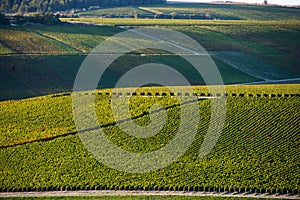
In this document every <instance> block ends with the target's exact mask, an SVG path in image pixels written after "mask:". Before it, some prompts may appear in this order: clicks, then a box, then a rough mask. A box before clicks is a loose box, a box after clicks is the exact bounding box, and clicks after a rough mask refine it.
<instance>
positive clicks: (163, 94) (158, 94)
mask: <svg viewBox="0 0 300 200" xmlns="http://www.w3.org/2000/svg"><path fill="white" fill-rule="evenodd" d="M71 95H72V93H61V94H55V95H52V96H51V97H53V98H57V97H63V96H71ZM76 95H79V96H88V95H100V96H103V95H106V96H113V97H131V96H140V97H176V96H177V97H181V96H186V97H190V96H193V97H222V96H231V97H267V98H281V97H282V98H289V97H300V94H266V93H264V94H252V93H250V94H245V93H240V94H237V93H224V94H221V93H216V94H213V93H182V92H178V93H174V92H170V93H167V92H153V93H152V92H132V93H131V92H125V93H123V92H118V93H116V92H104V93H103V92H85V93H78V94H76Z"/></svg>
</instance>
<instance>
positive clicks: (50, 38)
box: [25, 27, 85, 54]
mask: <svg viewBox="0 0 300 200" xmlns="http://www.w3.org/2000/svg"><path fill="white" fill-rule="evenodd" d="M25 28H26V30H28V31H30V32H32V33H35V34H36V35H39V36H41V37H44V38H46V39H48V40H51V41H53V42H56V43H59V44H61V45H63V46H64V47H67V48H69V49H71V50H73V51H75V52H77V53H82V54H84V53H85V52H83V51H81V50H80V49H76V48H74V47H72V46H70V45H68V44H66V43H64V42H62V41H60V40H57V39H55V38H53V37H50V36H47V35H44V34H42V33H40V32H38V31H35V30H33V29H31V28H29V27H25Z"/></svg>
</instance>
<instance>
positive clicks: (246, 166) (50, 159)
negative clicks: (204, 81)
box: [0, 85, 300, 193]
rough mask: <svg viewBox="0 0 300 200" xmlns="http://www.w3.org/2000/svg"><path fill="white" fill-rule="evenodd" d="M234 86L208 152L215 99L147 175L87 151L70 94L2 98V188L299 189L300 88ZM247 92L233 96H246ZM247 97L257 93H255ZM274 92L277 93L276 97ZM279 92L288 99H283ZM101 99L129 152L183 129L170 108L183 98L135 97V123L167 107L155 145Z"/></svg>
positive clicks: (100, 109) (108, 123) (109, 130)
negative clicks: (180, 151)
mask: <svg viewBox="0 0 300 200" xmlns="http://www.w3.org/2000/svg"><path fill="white" fill-rule="evenodd" d="M124 90H125V91H126V89H124ZM163 90H164V89H163ZM196 90H197V91H199V93H200V92H204V93H205V92H206V91H207V90H206V89H205V88H203V87H197V88H196ZM144 91H145V92H146V91H148V92H149V91H152V93H154V92H155V91H161V89H160V88H149V89H147V88H146V89H145V90H144ZM227 91H228V94H229V96H228V98H227V115H226V121H225V125H224V129H223V132H222V135H221V137H220V138H219V141H218V143H217V145H216V146H215V148H214V149H213V151H212V152H211V153H210V154H209V155H208V156H206V157H205V158H203V159H199V158H197V152H198V150H199V147H200V146H199V144H201V143H202V141H203V138H204V133H205V132H206V130H207V127H208V126H207V125H208V120H209V116H210V104H211V101H212V100H204V101H198V104H199V107H200V108H201V121H200V127H201V128H199V130H198V133H197V135H196V137H195V140H194V142H193V143H192V145H191V147H190V148H189V149H188V151H187V152H186V153H185V154H184V155H183V156H182V157H180V158H179V160H178V161H176V162H175V163H173V164H172V165H170V166H168V167H165V168H163V169H161V170H158V171H154V172H148V173H143V174H130V173H125V172H119V171H116V170H114V169H111V168H109V167H106V166H105V165H103V164H101V163H99V162H98V161H96V160H95V159H94V158H93V156H92V155H91V154H90V153H88V152H87V150H86V149H85V147H84V146H83V144H82V143H81V140H80V138H79V137H78V134H77V133H76V131H74V130H75V127H74V124H73V121H72V108H71V97H70V96H61V97H52V96H46V97H39V98H33V99H28V100H22V101H5V102H2V103H0V105H1V109H0V110H1V115H0V116H1V117H2V119H1V123H2V125H1V127H2V130H1V133H2V134H1V141H2V143H1V148H0V151H1V160H2V161H3V162H1V168H2V169H3V170H2V172H1V173H2V174H1V182H2V185H1V186H2V188H1V189H2V190H4V191H6V190H13V191H15V190H22V189H23V190H31V189H32V190H37V189H38V190H51V189H52V188H54V189H60V188H65V189H67V188H68V189H85V188H95V187H98V188H106V189H108V188H110V189H138V188H141V189H144V188H145V189H150V188H152V189H166V190H169V189H170V190H188V189H189V190H207V191H208V190H214V189H216V190H218V188H220V189H222V190H224V187H225V190H230V191H233V190H235V191H238V190H240V191H245V190H247V191H250V192H251V191H252V192H255V191H256V192H260V190H261V191H267V192H272V193H277V192H279V193H286V192H287V190H288V191H289V192H292V193H294V192H295V193H297V191H298V190H299V189H300V188H299V184H298V180H299V177H298V174H299V170H300V169H299V166H298V165H297V160H299V159H300V158H299V154H298V153H297V152H298V150H299V134H298V132H299V125H298V122H297V121H298V120H297V119H298V118H299V113H298V112H295V110H298V108H299V106H300V104H299V97H296V96H294V97H293V95H292V96H291V95H289V97H285V96H284V94H299V92H300V91H299V86H298V85H278V86H276V85H275V86H273V85H266V86H245V87H244V88H243V87H242V88H238V87H235V86H231V87H228V88H227ZM103 93H105V91H103ZM240 93H242V94H244V97H235V96H234V95H233V94H237V95H238V96H239V94H240ZM258 93H261V94H268V97H265V96H264V95H262V96H261V97H258V96H257V94H258ZM247 94H253V95H254V97H249V95H247ZM271 94H274V95H275V94H276V95H275V96H273V97H271ZM278 94H281V95H282V96H281V97H278ZM121 98H122V97H121ZM96 99H97V100H96V108H97V115H98V120H99V123H100V124H101V125H103V126H104V127H105V128H103V129H104V131H105V133H106V135H107V137H109V138H110V140H111V141H112V142H113V143H114V144H115V145H117V146H119V147H121V148H123V149H124V150H129V151H133V152H148V151H151V150H152V151H153V150H155V149H158V148H160V147H161V146H162V145H166V143H167V142H168V140H166V138H172V137H174V135H173V134H176V127H177V126H178V121H177V120H176V119H178V118H177V117H176V116H178V114H179V113H178V112H179V107H176V106H175V107H170V108H168V106H170V105H174V104H175V105H176V102H177V100H176V98H170V96H169V97H153V98H140V97H132V100H131V102H132V103H133V105H140V106H138V107H133V108H132V114H133V118H135V117H134V116H137V117H136V122H137V123H138V124H141V125H142V124H147V123H148V122H149V117H148V114H147V112H148V111H149V108H150V107H151V105H153V104H157V103H159V104H161V105H163V106H164V107H166V108H167V113H168V120H167V124H166V125H165V127H164V128H163V129H162V131H161V132H160V133H159V134H158V135H156V136H154V138H151V139H149V141H148V142H147V140H148V139H136V138H134V137H132V136H128V135H126V134H124V133H122V131H120V130H119V129H118V126H116V125H114V123H113V122H114V120H113V118H112V115H111V113H110V109H109V108H108V107H107V106H109V104H108V102H109V99H110V98H109V96H106V95H104V96H103V95H97V98H96ZM185 106H189V105H185ZM42 108H43V109H42ZM141 114H142V115H141ZM138 116H140V117H138ZM241 119H242V120H241ZM195 120H198V119H195ZM13 122H15V123H13ZM20 122H22V123H20ZM45 122H47V123H45ZM190 123H194V122H192V121H191V122H190ZM44 138H48V139H44ZM153 140H155V142H153ZM74 166H76V167H74ZM192 177H194V178H192ZM213 188H214V189H213Z"/></svg>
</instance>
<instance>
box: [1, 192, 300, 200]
mask: <svg viewBox="0 0 300 200" xmlns="http://www.w3.org/2000/svg"><path fill="white" fill-rule="evenodd" d="M129 195H130V196H191V197H240V198H241V197H247V198H260V199H261V198H266V199H300V197H299V195H291V194H269V193H248V192H243V193H239V192H222V193H221V192H205V191H145V190H78V191H66V190H65V191H36V192H1V193H0V197H49V196H56V197H71V196H94V197H96V196H129Z"/></svg>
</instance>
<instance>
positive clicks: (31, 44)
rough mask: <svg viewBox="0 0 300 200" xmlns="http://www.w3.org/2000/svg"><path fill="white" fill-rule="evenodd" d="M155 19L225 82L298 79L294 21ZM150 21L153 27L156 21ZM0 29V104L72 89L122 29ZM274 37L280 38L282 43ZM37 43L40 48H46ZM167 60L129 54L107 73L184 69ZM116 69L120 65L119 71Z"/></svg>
mask: <svg viewBox="0 0 300 200" xmlns="http://www.w3.org/2000/svg"><path fill="white" fill-rule="evenodd" d="M70 20H72V19H70ZM76 20H83V21H89V20H90V21H95V22H97V20H100V21H98V22H99V23H102V22H101V20H104V21H105V22H107V24H110V22H112V23H114V22H118V23H120V24H122V23H123V22H124V23H125V22H126V24H127V25H128V26H129V27H130V26H131V24H132V22H138V23H139V25H142V23H145V24H147V22H148V20H147V19H145V20H139V19H138V20H135V19H126V21H123V20H125V19H96V18H95V19H88V18H78V19H76ZM156 21H157V22H163V23H162V24H161V26H162V27H165V28H171V29H173V30H176V31H180V32H182V33H184V34H187V35H188V36H190V37H191V38H193V39H194V40H196V41H197V42H199V43H200V44H201V45H202V46H203V47H204V48H205V49H206V50H208V51H209V53H210V54H211V55H212V56H213V58H214V61H215V62H216V64H217V66H218V68H219V70H220V72H221V74H222V77H223V80H224V83H225V84H234V83H248V82H256V81H264V80H281V79H291V78H299V77H300V69H299V66H300V63H299V59H298V56H299V47H298V46H299V45H298V43H299V37H298V34H299V28H298V27H299V22H298V21H288V22H284V21H268V22H266V21H264V23H262V22H260V21H243V20H236V21H232V20H231V21H225V20H223V21H216V22H212V21H207V20H206V21H205V20H204V21H201V23H202V24H200V22H199V20H175V21H172V20H156ZM176 21H177V22H178V23H179V22H180V23H181V24H182V26H174V25H168V26H166V24H167V23H169V24H176V23H175V22H176ZM197 21H198V22H197ZM149 22H151V23H154V24H155V20H153V21H150V20H149ZM173 22H174V23H173ZM190 22H193V23H196V22H197V23H198V25H196V24H197V23H196V24H195V25H193V26H186V25H185V23H190ZM277 22H278V23H277ZM145 24H144V25H145ZM275 24H276V25H275ZM116 25H117V24H116ZM149 25H150V24H149ZM0 30H1V31H2V32H1V35H4V36H5V37H3V38H1V44H2V46H3V48H1V49H2V51H1V53H0V54H2V55H1V56H0V63H1V64H0V76H1V77H3V79H2V81H3V84H2V85H1V86H0V87H1V88H2V89H1V91H2V95H1V97H0V99H1V100H6V99H18V98H26V97H32V96H39V95H45V94H52V93H57V92H67V91H71V89H72V84H73V82H74V79H75V76H76V72H77V70H78V69H79V67H80V65H81V63H82V61H83V60H84V58H85V57H86V56H87V54H88V53H89V52H90V51H91V50H92V49H93V48H95V47H96V46H97V45H98V44H99V43H100V42H101V41H104V40H105V39H107V38H108V37H110V36H113V35H114V34H117V33H119V32H121V31H123V30H122V29H121V28H119V27H116V26H87V25H67V26H46V25H43V26H26V27H24V28H23V27H7V26H1V29H0ZM275 30H278V31H277V32H276V31H275ZM19 33H22V34H19ZM14 34H18V37H13V39H11V38H10V37H9V35H14ZM254 36H255V37H254ZM267 36H268V37H267ZM28 37H29V39H28ZM30 38H32V39H30ZM264 38H267V39H264ZM279 38H284V41H285V42H282V41H283V40H280V39H279ZM37 41H39V43H37ZM40 42H41V43H40ZM37 44H45V45H46V48H43V45H38V46H37ZM181 45H183V46H184V45H185V44H181ZM46 52H47V53H46ZM145 55H146V56H145ZM170 56H171V55H161V54H160V53H156V52H151V51H146V52H137V53H134V52H133V54H132V55H126V56H123V57H122V59H120V61H119V62H120V63H122V65H118V64H116V66H115V69H116V70H112V71H111V72H110V73H113V74H112V77H118V76H119V75H118V74H121V73H122V70H124V69H128V67H131V66H134V65H137V64H143V63H147V62H149V61H151V62H160V63H164V64H168V65H170V66H172V65H175V67H176V66H177V67H179V68H180V67H181V68H184V67H183V63H184V62H183V63H182V61H179V60H178V59H179V58H175V57H174V56H173V57H172V58H173V59H169V58H170ZM136 58H139V59H136ZM136 60H139V63H136ZM118 66H122V69H120V67H118ZM53 69H54V70H53ZM186 75H187V76H190V77H189V78H190V79H191V80H192V84H195V85H198V84H203V81H201V78H199V77H193V73H191V72H186ZM28 77H30V79H29V78H28ZM43 80H47V82H44V81H43ZM105 87H113V85H112V84H111V81H110V80H104V82H103V85H102V86H100V88H105Z"/></svg>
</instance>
